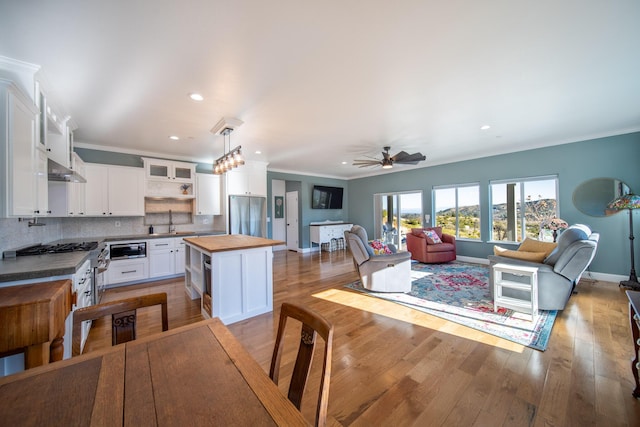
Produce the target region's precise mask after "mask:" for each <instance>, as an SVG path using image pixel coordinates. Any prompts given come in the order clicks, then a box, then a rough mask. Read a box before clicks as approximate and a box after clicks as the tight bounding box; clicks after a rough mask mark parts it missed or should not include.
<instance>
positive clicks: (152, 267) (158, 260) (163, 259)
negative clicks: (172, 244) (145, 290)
mask: <svg viewBox="0 0 640 427" xmlns="http://www.w3.org/2000/svg"><path fill="white" fill-rule="evenodd" d="M174 271H175V257H174V254H173V249H172V248H169V249H156V250H152V251H150V253H149V277H162V276H171V275H172V274H174Z"/></svg>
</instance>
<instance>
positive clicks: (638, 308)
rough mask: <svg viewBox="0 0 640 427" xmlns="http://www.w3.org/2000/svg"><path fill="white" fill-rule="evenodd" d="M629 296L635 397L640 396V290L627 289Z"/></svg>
mask: <svg viewBox="0 0 640 427" xmlns="http://www.w3.org/2000/svg"><path fill="white" fill-rule="evenodd" d="M627 298H629V321H630V322H631V336H632V337H633V356H634V359H633V360H632V361H631V372H632V373H633V378H634V379H635V380H636V388H635V390H633V397H635V398H636V399H639V398H640V381H638V370H639V369H640V357H639V356H638V353H639V352H640V332H639V331H640V292H636V291H627Z"/></svg>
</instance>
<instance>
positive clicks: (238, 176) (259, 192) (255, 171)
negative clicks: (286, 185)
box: [224, 161, 267, 196]
mask: <svg viewBox="0 0 640 427" xmlns="http://www.w3.org/2000/svg"><path fill="white" fill-rule="evenodd" d="M224 176H225V177H226V179H227V195H230V194H240V195H244V194H247V195H254V196H266V195H267V163H264V162H256V161H246V162H245V164H244V165H242V166H238V167H237V168H235V169H232V170H231V171H229V172H227V173H226V174H225V175H224Z"/></svg>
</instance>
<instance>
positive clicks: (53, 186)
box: [48, 153, 86, 217]
mask: <svg viewBox="0 0 640 427" xmlns="http://www.w3.org/2000/svg"><path fill="white" fill-rule="evenodd" d="M73 166H74V170H75V171H76V172H77V173H78V174H79V175H80V176H82V177H83V178H85V175H86V170H85V166H84V162H83V161H82V159H81V158H80V157H79V156H78V155H77V154H76V153H73ZM85 189H86V184H85V183H83V182H62V181H49V182H48V193H49V209H50V214H51V216H53V217H68V216H84V215H85V193H86V192H85Z"/></svg>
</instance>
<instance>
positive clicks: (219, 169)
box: [211, 117, 244, 175]
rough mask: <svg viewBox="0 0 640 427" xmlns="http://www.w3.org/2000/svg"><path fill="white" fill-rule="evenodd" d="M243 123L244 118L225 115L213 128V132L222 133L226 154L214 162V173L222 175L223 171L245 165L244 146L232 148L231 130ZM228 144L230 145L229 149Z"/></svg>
mask: <svg viewBox="0 0 640 427" xmlns="http://www.w3.org/2000/svg"><path fill="white" fill-rule="evenodd" d="M242 123H244V122H243V121H242V120H238V119H233V118H228V117H223V118H222V119H221V120H220V121H219V122H218V123H217V124H216V125H215V126H214V127H213V128H212V129H211V133H213V134H215V135H222V137H223V139H224V145H223V147H222V148H223V153H224V154H223V155H222V156H220V157H219V158H218V159H217V160H216V161H215V162H214V164H213V173H214V174H216V175H222V174H223V173H225V172H228V171H230V170H231V169H233V168H237V167H238V166H241V165H244V158H243V157H242V146H241V145H238V146H237V147H235V148H234V149H233V150H232V149H231V132H233V131H234V130H235V129H236V128H237V127H238V126H240V125H242ZM227 141H228V144H227ZM227 145H228V146H229V150H228V151H227Z"/></svg>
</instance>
